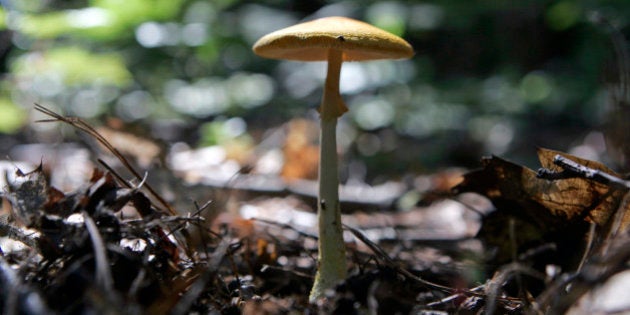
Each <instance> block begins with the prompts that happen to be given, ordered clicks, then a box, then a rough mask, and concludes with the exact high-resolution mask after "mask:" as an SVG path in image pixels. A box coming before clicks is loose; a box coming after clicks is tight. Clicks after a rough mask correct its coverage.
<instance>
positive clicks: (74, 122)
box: [35, 104, 176, 215]
mask: <svg viewBox="0 0 630 315" xmlns="http://www.w3.org/2000/svg"><path fill="white" fill-rule="evenodd" d="M35 110H37V111H39V112H41V113H43V114H46V115H48V116H50V117H52V118H54V119H41V120H38V121H37V122H59V121H61V122H64V123H66V124H69V125H70V126H72V127H75V128H77V129H79V130H81V131H83V132H85V133H87V134H88V135H90V136H92V137H93V138H94V139H96V140H97V141H98V142H99V143H100V144H102V145H103V146H104V147H105V148H107V150H109V151H110V152H111V153H112V154H113V155H114V156H116V158H118V160H120V162H121V163H122V164H123V165H124V166H125V168H127V169H128V170H129V172H131V174H133V176H135V177H136V179H138V180H139V181H142V178H143V176H140V173H138V171H136V169H135V168H134V167H133V166H132V165H131V163H129V161H128V160H127V158H125V156H124V155H122V154H121V153H120V152H119V151H118V149H116V148H115V147H114V146H113V145H111V143H109V141H107V139H105V137H103V136H102V135H101V134H100V133H98V131H96V130H95V129H94V128H93V127H92V126H90V125H89V124H88V123H86V122H85V121H83V120H81V119H80V118H78V117H65V116H62V115H60V114H57V113H55V112H53V111H52V110H50V109H48V108H46V107H44V106H41V105H39V104H35ZM123 182H124V181H123ZM144 186H145V188H146V189H147V190H148V191H149V193H150V194H151V195H152V196H153V197H155V199H157V200H158V201H159V202H160V204H162V206H164V207H165V208H166V210H167V211H168V212H169V213H170V214H171V215H174V214H175V213H176V212H175V210H173V208H172V207H171V205H170V204H169V203H168V202H167V201H166V200H164V198H162V196H160V195H159V194H158V193H157V192H156V191H155V190H154V189H153V188H152V187H151V186H150V185H149V184H145V185H144Z"/></svg>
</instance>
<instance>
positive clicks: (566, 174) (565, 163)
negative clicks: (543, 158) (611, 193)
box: [536, 154, 630, 190]
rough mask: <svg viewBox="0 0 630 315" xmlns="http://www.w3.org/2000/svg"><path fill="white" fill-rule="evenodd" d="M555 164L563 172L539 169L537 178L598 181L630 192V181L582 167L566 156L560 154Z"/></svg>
mask: <svg viewBox="0 0 630 315" xmlns="http://www.w3.org/2000/svg"><path fill="white" fill-rule="evenodd" d="M553 164H555V165H558V166H560V167H562V168H563V171H562V172H555V171H552V170H549V169H546V168H540V169H538V173H537V174H536V176H537V177H538V178H543V179H548V180H559V179H569V178H576V177H577V178H584V179H589V180H593V181H596V182H598V183H600V184H604V185H608V186H611V187H613V188H616V189H624V190H630V181H627V180H623V179H621V178H619V177H617V176H614V175H610V174H608V173H606V172H602V171H600V170H596V169H592V168H590V167H587V166H584V165H581V164H579V163H577V162H574V161H572V160H570V159H568V158H565V157H564V156H562V155H560V154H558V155H556V156H555V157H554V158H553Z"/></svg>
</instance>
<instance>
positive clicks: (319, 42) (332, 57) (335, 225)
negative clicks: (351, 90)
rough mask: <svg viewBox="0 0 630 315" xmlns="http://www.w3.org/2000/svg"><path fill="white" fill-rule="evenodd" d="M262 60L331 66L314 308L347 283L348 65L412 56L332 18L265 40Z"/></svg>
mask: <svg viewBox="0 0 630 315" xmlns="http://www.w3.org/2000/svg"><path fill="white" fill-rule="evenodd" d="M253 50H254V52H255V53H256V54H257V55H259V56H262V57H266V58H272V59H286V60H296V61H328V72H327V76H326V82H325V85H324V95H323V98H322V102H321V105H320V106H319V108H318V111H319V114H320V118H321V122H320V123H321V131H320V132H321V133H320V153H319V154H320V162H319V195H318V200H317V205H318V206H317V217H318V219H317V220H318V228H319V245H318V250H319V253H318V269H317V274H316V276H315V282H314V284H313V288H312V290H311V294H310V298H309V299H310V300H311V302H314V301H316V300H317V299H319V298H320V297H323V295H324V292H325V290H327V289H329V288H332V287H334V286H335V284H337V282H339V281H341V280H343V279H345V277H346V272H347V270H346V268H347V267H346V249H345V244H344V241H343V230H342V225H341V211H340V207H339V175H338V170H337V140H336V127H337V119H338V118H339V117H341V115H343V113H345V112H346V111H347V110H348V108H347V107H346V105H345V103H344V101H343V99H342V98H341V95H340V93H339V76H340V73H341V63H342V62H343V61H363V60H376V59H401V58H410V57H411V56H413V54H414V52H413V48H412V47H411V45H409V43H407V42H406V41H405V40H403V39H402V38H400V37H398V36H396V35H394V34H391V33H389V32H386V31H384V30H382V29H379V28H376V27H374V26H372V25H370V24H367V23H364V22H361V21H357V20H354V19H350V18H346V17H327V18H321V19H317V20H313V21H309V22H304V23H300V24H296V25H293V26H290V27H287V28H284V29H281V30H278V31H275V32H272V33H270V34H267V35H265V36H263V37H262V38H260V39H259V40H258V41H257V42H256V43H255V44H254V47H253Z"/></svg>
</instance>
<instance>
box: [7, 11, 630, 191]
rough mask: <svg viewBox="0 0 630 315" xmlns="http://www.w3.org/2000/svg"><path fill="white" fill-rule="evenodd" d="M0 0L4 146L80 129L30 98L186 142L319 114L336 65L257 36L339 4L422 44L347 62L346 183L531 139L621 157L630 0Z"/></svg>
mask: <svg viewBox="0 0 630 315" xmlns="http://www.w3.org/2000/svg"><path fill="white" fill-rule="evenodd" d="M0 2H1V3H2V9H1V11H0V27H1V29H2V33H0V70H1V71H2V80H1V81H0V133H1V136H0V153H2V154H3V158H4V157H6V156H10V155H11V150H12V148H14V147H15V146H16V145H19V144H24V143H37V142H44V143H56V142H61V141H66V140H63V139H64V137H73V132H69V131H68V129H64V128H60V126H59V125H58V124H42V123H34V121H35V120H37V119H41V118H42V116H41V115H40V114H38V113H36V112H35V111H34V110H33V106H34V104H35V103H37V104H41V105H43V106H45V107H47V108H50V109H52V110H55V111H58V112H61V113H64V114H67V115H73V116H79V117H82V118H84V119H86V120H87V121H89V122H90V123H92V124H94V125H97V126H98V125H101V124H108V123H109V124H112V121H115V123H116V124H118V125H122V126H124V128H123V129H124V130H130V131H131V130H132V131H134V132H135V133H137V134H139V135H141V136H143V137H146V138H149V139H155V140H156V141H158V142H159V143H164V144H166V145H167V146H169V145H175V144H180V145H181V144H185V145H186V146H188V147H190V148H201V147H207V146H216V145H219V146H225V145H234V143H237V144H239V145H240V146H241V147H250V148H254V147H257V146H259V145H260V144H261V143H265V141H266V140H268V139H269V138H270V137H271V136H270V134H271V133H270V130H275V129H276V128H280V127H281V126H283V125H285V124H287V123H288V122H290V121H292V120H295V119H306V120H307V121H312V122H314V123H316V122H317V114H316V112H315V108H316V106H317V105H318V102H319V100H320V96H321V88H322V83H323V80H324V76H325V64H323V63H301V62H289V61H276V60H268V59H263V58H260V57H258V56H256V55H254V54H253V53H252V51H251V46H252V44H253V43H254V42H255V41H256V40H257V39H258V38H259V37H261V36H262V35H264V34H266V33H268V32H271V31H274V30H276V29H279V28H282V27H286V26H289V25H292V24H294V23H298V22H300V21H303V20H305V19H312V18H316V17H323V16H330V15H343V16H349V17H353V18H356V19H360V20H363V21H366V22H368V23H371V24H374V25H376V26H378V27H381V28H383V29H385V30H388V31H390V32H392V33H395V34H397V35H399V36H401V37H403V38H405V39H406V40H408V41H409V42H410V43H411V44H412V45H413V47H414V48H415V50H416V55H415V56H414V58H412V59H410V60H400V61H378V62H364V63H346V64H344V66H343V69H342V75H341V76H342V78H341V81H342V82H341V91H342V94H343V95H344V98H345V99H346V102H347V104H348V105H349V108H350V111H349V113H347V115H345V116H344V117H343V118H342V120H341V121H340V124H339V134H340V136H339V137H340V139H339V144H340V147H341V150H342V153H343V156H344V157H343V161H344V162H343V165H344V166H349V167H344V168H343V169H345V171H344V172H345V174H344V175H343V176H344V178H346V179H347V178H349V177H352V176H355V177H357V178H359V179H360V180H363V181H365V182H368V183H376V182H379V181H382V180H383V178H390V179H391V178H403V177H404V176H405V175H407V174H421V173H432V172H436V171H438V170H440V169H443V168H447V167H466V168H473V167H477V166H478V165H479V159H480V158H481V156H484V155H489V154H495V155H499V156H502V157H505V158H508V159H512V160H515V161H517V162H520V163H524V164H526V165H530V166H532V167H536V164H537V163H536V160H535V159H536V154H535V149H536V147H537V146H542V147H548V148H551V149H556V150H562V151H566V152H571V153H575V154H578V155H580V156H583V157H586V158H592V159H598V160H602V161H604V162H607V163H610V164H612V165H613V166H614V162H615V161H614V160H612V159H610V158H609V155H608V154H607V150H606V146H605V142H604V140H603V139H604V137H603V135H602V133H601V130H602V127H603V126H604V124H605V122H606V119H605V118H606V115H607V113H608V112H609V110H610V108H611V102H610V100H611V98H610V93H609V91H610V86H611V84H616V80H615V78H616V77H617V76H618V72H619V71H618V69H619V66H618V60H617V58H616V57H615V51H614V49H613V48H614V46H613V42H612V39H611V38H612V36H611V34H613V33H614V32H612V31H611V26H612V27H613V28H615V29H616V30H618V31H619V32H621V33H624V32H625V33H626V34H627V33H628V31H629V30H630V28H629V26H628V21H629V19H630V1H624V0H616V1H613V0H609V1H590V0H563V1H540V0H535V1H532V0H514V1H493V0H485V1H483V0H480V1H459V0H436V1H364V0H361V1H359V0H355V1H352V0H349V1H288V0H269V1H239V0H212V1H210V0H204V1H198V0H195V1H190V0H89V1H88V0H83V1H68V0H63V1H59V0H20V1H17V0H3V1H0ZM602 17H603V18H605V19H606V20H607V21H608V22H607V23H608V24H606V23H603V24H602V23H598V22H597V21H598V20H601V18H602ZM626 62H628V60H626ZM315 140H316V139H315ZM252 152H257V153H256V154H259V153H260V152H259V151H255V150H254V151H252ZM39 158H40V157H38V159H39Z"/></svg>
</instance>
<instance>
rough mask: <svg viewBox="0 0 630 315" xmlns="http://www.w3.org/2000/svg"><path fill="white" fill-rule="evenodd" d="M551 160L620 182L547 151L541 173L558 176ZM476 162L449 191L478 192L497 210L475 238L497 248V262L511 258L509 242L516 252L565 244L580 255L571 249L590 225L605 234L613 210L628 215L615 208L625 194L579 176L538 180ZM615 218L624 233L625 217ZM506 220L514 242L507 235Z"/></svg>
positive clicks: (503, 165)
mask: <svg viewBox="0 0 630 315" xmlns="http://www.w3.org/2000/svg"><path fill="white" fill-rule="evenodd" d="M557 155H560V156H562V157H564V158H566V159H569V160H571V161H573V162H575V163H578V164H580V165H582V166H585V167H587V168H589V169H592V170H595V171H598V172H603V173H606V174H608V175H612V176H615V177H620V175H619V174H617V173H615V172H614V171H612V170H611V169H609V168H608V167H606V166H605V165H603V164H601V163H598V162H594V161H589V160H585V159H581V158H578V157H575V156H572V155H569V154H566V153H562V152H557V151H553V150H548V149H542V148H541V149H539V150H538V157H539V160H540V163H541V165H542V167H543V168H545V169H547V170H549V171H552V172H562V171H563V169H562V168H560V167H559V166H557V165H555V164H554V158H555V157H556V156H557ZM482 163H483V168H482V169H480V170H476V171H472V172H470V173H468V174H466V175H465V176H464V180H463V181H462V183H460V184H459V185H457V186H456V187H455V188H454V191H455V193H464V192H475V193H479V194H481V195H484V196H486V197H487V198H489V199H490V200H491V201H492V203H493V205H494V206H495V207H496V210H497V211H495V212H494V213H492V214H490V215H488V216H487V217H486V218H484V224H483V226H482V228H481V230H480V232H479V236H480V238H482V239H483V240H485V241H486V242H487V243H489V244H491V245H495V246H497V247H499V253H498V260H499V261H503V260H507V259H509V258H510V257H511V256H512V254H511V252H512V250H513V247H514V246H513V245H512V244H511V243H510V242H513V243H516V245H517V246H516V247H517V248H519V250H522V249H523V248H522V247H523V246H525V245H529V246H531V245H541V244H544V243H556V244H557V245H558V247H560V246H567V243H566V242H565V241H567V242H569V245H572V246H570V247H571V248H572V252H573V256H575V255H576V254H577V255H581V251H580V250H575V248H576V247H578V248H582V247H583V244H584V243H583V240H584V236H585V235H586V233H587V231H588V226H589V224H590V223H594V224H596V226H597V231H598V232H600V233H598V235H608V231H609V230H610V228H611V226H613V224H614V223H615V222H613V221H615V220H613V218H615V214H616V213H617V211H623V212H624V213H630V212H629V211H627V210H628V209H627V208H628V206H627V205H625V204H624V206H621V205H622V200H623V198H624V196H625V194H626V192H627V190H626V189H623V188H620V187H614V186H611V185H607V184H604V183H601V182H598V181H595V180H592V179H587V178H583V177H579V176H568V177H565V178H558V179H555V180H550V179H545V178H539V177H538V176H537V172H536V171H534V170H531V169H529V168H527V167H524V166H521V165H518V164H515V163H512V162H509V161H506V160H504V159H501V158H499V157H496V156H493V157H490V158H484V159H483V160H482ZM619 218H620V222H617V223H618V226H619V231H623V230H626V229H627V228H628V226H629V225H630V215H623V213H622V215H620V216H619ZM510 220H512V222H513V223H512V229H513V231H515V233H514V234H515V235H516V237H510V236H509V234H510V231H509V226H510V224H508V223H509V222H510ZM514 238H516V239H514ZM558 250H560V251H561V250H562V249H561V248H558Z"/></svg>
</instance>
